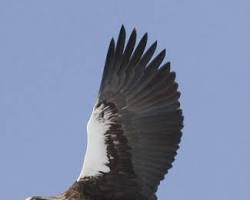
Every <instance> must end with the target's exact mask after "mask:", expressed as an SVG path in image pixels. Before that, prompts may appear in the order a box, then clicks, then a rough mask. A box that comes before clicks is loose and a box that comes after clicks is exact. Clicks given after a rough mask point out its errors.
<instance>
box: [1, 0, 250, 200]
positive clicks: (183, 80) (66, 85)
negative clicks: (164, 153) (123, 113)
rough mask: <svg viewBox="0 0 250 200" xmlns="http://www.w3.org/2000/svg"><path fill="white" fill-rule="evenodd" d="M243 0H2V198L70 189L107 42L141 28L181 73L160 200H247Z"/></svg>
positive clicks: (249, 131) (249, 94)
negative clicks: (178, 119)
mask: <svg viewBox="0 0 250 200" xmlns="http://www.w3.org/2000/svg"><path fill="white" fill-rule="evenodd" d="M249 10H250V3H249V1H248V0H237V1H233V0H209V1H201V0H168V1H166V0H158V1H135V0H126V1H121V0H109V1H96V0H92V1H83V0H81V1H80V0H71V1H69V0H36V1H34V0H22V1H20V0H0V197H1V199H6V200H9V199H10V200H19V199H20V200H23V199H25V198H26V197H27V196H31V195H51V194H57V193H60V192H62V191H64V190H66V189H67V188H68V187H69V186H70V185H71V184H72V183H73V182H74V181H75V179H76V178H77V177H78V175H79V173H80V170H81V166H82V161H83V155H84V151H85V148H86V123H87V120H88V117H89V114H90V111H91V110H92V106H93V104H94V101H95V97H96V94H97V90H98V88H99V83H100V79H101V72H102V69H103V65H104V59H105V56H106V51H107V47H108V43H109V41H110V39H111V37H113V36H114V37H115V38H116V37H117V35H118V32H119V29H120V27H121V24H124V25H125V27H126V29H127V32H128V33H130V32H131V30H132V28H133V27H136V29H137V30H138V35H139V36H141V35H142V34H143V33H144V32H148V34H149V41H150V43H151V42H153V41H154V40H158V52H159V51H160V50H161V49H163V48H166V50H167V59H168V60H170V61H171V63H172V69H173V70H174V71H176V73H177V80H178V82H179V84H180V90H181V92H182V97H181V103H182V108H183V111H184V115H185V128H184V129H183V133H184V134H183V140H182V143H181V148H180V150H179V154H178V156H177V160H176V162H175V163H174V167H173V168H172V170H170V173H169V174H168V175H167V177H166V179H165V181H163V182H162V183H161V186H160V188H159V191H158V196H159V199H160V200H165V199H166V200H168V199H171V200H183V199H192V200H196V199H197V200H198V199H199V200H200V199H202V200H211V199H214V200H217V199H218V200H235V199H239V200H241V199H242V200H245V199H249V197H250V194H249V186H250V170H249V169H250V112H249V111H250V90H249V85H250V55H249V54H250V38H249V37H250V12H249Z"/></svg>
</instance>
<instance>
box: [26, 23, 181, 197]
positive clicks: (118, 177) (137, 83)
mask: <svg viewBox="0 0 250 200" xmlns="http://www.w3.org/2000/svg"><path fill="white" fill-rule="evenodd" d="M136 38H137V32H136V29H135V28H134V29H133V30H132V32H131V34H130V36H129V38H128V39H127V40H126V31H125V28H124V26H123V25H122V27H121V29H120V32H119V36H118V39H117V41H116V42H115V40H114V39H113V38H112V39H111V42H110V44H109V47H108V53H107V56H106V61H105V66H104V70H103V76H102V80H101V85H100V89H99V92H98V95H97V99H96V102H95V104H94V108H93V112H92V114H91V116H90V119H89V121H88V124H87V149H86V153H85V157H84V162H83V167H82V170H81V173H80V176H79V177H78V179H77V180H76V181H75V182H74V183H73V185H72V186H71V187H69V189H68V190H67V191H66V192H63V193H61V194H59V195H55V196H50V197H40V196H34V197H29V198H27V199H26V200H156V199H157V196H156V192H157V189H158V186H159V184H160V181H161V180H163V179H164V176H165V175H166V174H167V172H168V170H169V169H170V168H171V167H172V163H173V161H174V160H175V156H176V154H177V150H178V148H179V144H180V141H181V136H182V131H181V130H182V128H183V114H182V109H181V108H180V102H179V98H180V92H179V91H178V84H177V82H176V81H175V79H176V74H175V72H173V71H171V70H170V62H167V61H166V62H163V60H164V58H165V54H166V50H165V49H164V50H162V51H161V52H160V53H158V54H157V55H156V56H154V53H155V51H156V47H157V41H156V42H154V43H153V44H152V45H151V46H149V47H147V48H146V44H147V40H148V34H147V33H145V34H144V35H143V36H142V38H141V39H140V41H139V42H138V43H137V42H136ZM136 43H137V44H136Z"/></svg>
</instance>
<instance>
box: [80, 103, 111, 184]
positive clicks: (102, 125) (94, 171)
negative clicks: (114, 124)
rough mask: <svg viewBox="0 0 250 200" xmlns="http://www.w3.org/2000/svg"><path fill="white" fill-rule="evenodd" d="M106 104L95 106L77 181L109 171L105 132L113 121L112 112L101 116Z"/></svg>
mask: <svg viewBox="0 0 250 200" xmlns="http://www.w3.org/2000/svg"><path fill="white" fill-rule="evenodd" d="M103 110H104V105H101V106H99V107H98V108H96V107H94V109H93V112H92V114H91V116H90V119H89V121H88V124H87V137H88V140H87V141H88V143H87V150H86V154H85V158H84V163H83V167H82V171H81V173H80V176H79V177H78V179H77V181H79V180H80V179H81V178H84V177H88V176H98V175H100V171H101V172H104V173H107V172H109V171H110V168H109V167H108V166H107V165H106V164H107V163H108V162H109V161H108V155H107V145H106V144H105V135H104V133H105V132H106V131H107V130H108V129H109V127H110V123H111V121H110V120H109V119H108V117H109V116H110V115H111V113H109V112H108V113H106V112H105V115H103V116H102V117H100V116H101V112H102V111H103Z"/></svg>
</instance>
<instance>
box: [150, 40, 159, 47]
mask: <svg viewBox="0 0 250 200" xmlns="http://www.w3.org/2000/svg"><path fill="white" fill-rule="evenodd" d="M157 44H158V42H157V40H156V41H155V42H154V43H153V44H152V45H151V46H152V47H153V48H154V49H156V48H157Z"/></svg>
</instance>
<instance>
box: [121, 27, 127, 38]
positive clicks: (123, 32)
mask: <svg viewBox="0 0 250 200" xmlns="http://www.w3.org/2000/svg"><path fill="white" fill-rule="evenodd" d="M125 35H126V29H125V27H124V25H123V24H122V26H121V29H120V33H119V37H122V38H124V37H125Z"/></svg>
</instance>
